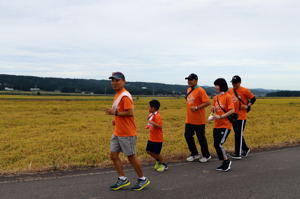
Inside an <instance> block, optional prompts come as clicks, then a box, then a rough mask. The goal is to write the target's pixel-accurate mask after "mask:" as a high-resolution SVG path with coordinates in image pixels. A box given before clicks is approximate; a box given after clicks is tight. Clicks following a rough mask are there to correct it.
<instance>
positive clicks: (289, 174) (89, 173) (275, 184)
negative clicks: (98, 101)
mask: <svg viewBox="0 0 300 199" xmlns="http://www.w3.org/2000/svg"><path fill="white" fill-rule="evenodd" d="M219 164H220V162H219V161H217V160H212V161H210V162H208V163H198V162H193V163H174V164H170V165H169V167H170V170H169V171H167V172H164V173H157V172H155V171H154V170H153V169H152V166H151V167H144V172H145V174H146V176H148V177H149V179H150V181H151V184H150V185H149V186H148V187H147V188H146V189H145V190H143V191H139V192H135V191H131V190H130V189H126V190H121V191H110V190H109V186H110V185H111V184H112V183H114V182H115V181H116V173H115V171H114V170H113V169H90V170H85V171H73V172H62V173H59V172H58V173H57V172H54V173H46V174H34V175H23V176H11V177H7V176H6V177H4V176H2V177H0V198H1V199H17V198H18V199H40V198H45V199H46V198H47V199H48V198H51V199H61V198H63V199H100V198H103V199H109V198H118V199H119V198H122V199H129V198H130V199H132V198H141V199H144V198H151V199H153V198H157V199H158V198H179V199H183V198H223V199H227V198H230V199H234V198H239V199H243V198H249V199H250V198H255V199H258V198H272V199H276V198H278V199H285V198H292V199H297V198H300V146H298V147H290V148H284V149H278V150H273V151H266V152H259V153H251V154H250V155H249V157H247V158H245V159H243V160H236V161H233V164H232V170H231V171H229V172H219V171H215V168H216V167H217V166H219ZM126 173H127V176H128V177H129V179H130V181H131V182H132V184H133V183H135V181H136V176H135V173H134V172H133V170H132V169H130V168H128V169H126Z"/></svg>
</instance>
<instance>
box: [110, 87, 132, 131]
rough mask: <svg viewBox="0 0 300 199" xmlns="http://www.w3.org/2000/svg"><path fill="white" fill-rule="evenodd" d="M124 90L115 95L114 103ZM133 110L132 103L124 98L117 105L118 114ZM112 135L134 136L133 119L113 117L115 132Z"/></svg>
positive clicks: (127, 98)
mask: <svg viewBox="0 0 300 199" xmlns="http://www.w3.org/2000/svg"><path fill="white" fill-rule="evenodd" d="M123 91H126V90H125V89H123V90H121V91H119V92H118V93H116V95H115V98H114V101H115V100H116V99H117V98H118V96H119V95H121V94H122V92H123ZM130 109H133V101H132V100H131V99H130V98H129V97H127V96H124V97H123V98H122V99H121V101H120V103H119V105H118V112H124V111H127V110H130ZM114 134H115V135H116V136H123V137H126V136H136V126H135V122H134V117H133V116H131V117H124V116H115V131H114Z"/></svg>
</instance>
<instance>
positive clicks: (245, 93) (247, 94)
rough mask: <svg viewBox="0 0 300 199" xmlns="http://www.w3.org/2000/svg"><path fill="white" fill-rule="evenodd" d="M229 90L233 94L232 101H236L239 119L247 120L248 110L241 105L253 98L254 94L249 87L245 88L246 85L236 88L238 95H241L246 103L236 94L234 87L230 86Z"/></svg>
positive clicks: (235, 106) (235, 107) (235, 105)
mask: <svg viewBox="0 0 300 199" xmlns="http://www.w3.org/2000/svg"><path fill="white" fill-rule="evenodd" d="M228 92H229V94H231V95H232V101H233V103H234V109H235V112H236V113H237V114H238V115H239V118H238V120H246V119H247V110H246V109H241V105H247V104H248V101H249V100H250V99H252V98H253V97H254V95H253V94H252V93H251V91H250V90H249V89H247V88H244V87H241V86H240V87H239V88H238V89H236V92H237V94H238V96H240V99H241V100H242V101H243V102H244V104H243V103H242V102H240V101H239V99H238V98H237V97H236V96H235V93H234V91H233V88H230V89H229V91H228Z"/></svg>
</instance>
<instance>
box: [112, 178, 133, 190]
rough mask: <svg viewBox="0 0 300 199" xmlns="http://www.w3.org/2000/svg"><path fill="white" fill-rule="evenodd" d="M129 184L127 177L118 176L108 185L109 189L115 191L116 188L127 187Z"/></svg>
mask: <svg viewBox="0 0 300 199" xmlns="http://www.w3.org/2000/svg"><path fill="white" fill-rule="evenodd" d="M129 185H130V182H129V180H128V179H127V178H126V180H121V179H120V178H118V180H117V182H116V183H115V184H113V185H111V186H110V189H111V190H112V191H117V190H119V189H122V188H124V187H127V186H129Z"/></svg>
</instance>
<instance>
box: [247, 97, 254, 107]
mask: <svg viewBox="0 0 300 199" xmlns="http://www.w3.org/2000/svg"><path fill="white" fill-rule="evenodd" d="M255 102H256V97H255V96H254V97H252V98H251V99H250V102H249V103H248V106H252V105H253V104H254V103H255Z"/></svg>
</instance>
